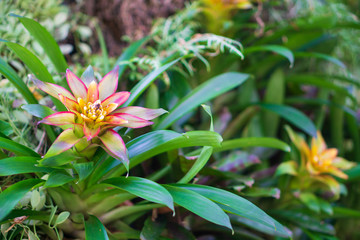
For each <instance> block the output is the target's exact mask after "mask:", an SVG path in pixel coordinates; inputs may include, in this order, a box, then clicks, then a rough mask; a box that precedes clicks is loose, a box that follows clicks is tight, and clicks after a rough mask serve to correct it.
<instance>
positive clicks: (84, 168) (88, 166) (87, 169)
mask: <svg viewBox="0 0 360 240" xmlns="http://www.w3.org/2000/svg"><path fill="white" fill-rule="evenodd" d="M73 166H74V168H75V170H76V172H77V173H78V174H79V181H83V180H84V179H86V178H87V177H88V176H89V175H90V174H91V173H92V171H93V169H94V163H93V162H85V163H76V164H74V165H73Z"/></svg>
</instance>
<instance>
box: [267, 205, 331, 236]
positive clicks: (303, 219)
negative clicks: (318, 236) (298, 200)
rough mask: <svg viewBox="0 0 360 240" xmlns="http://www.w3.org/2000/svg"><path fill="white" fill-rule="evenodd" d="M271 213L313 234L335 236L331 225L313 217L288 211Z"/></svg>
mask: <svg viewBox="0 0 360 240" xmlns="http://www.w3.org/2000/svg"><path fill="white" fill-rule="evenodd" d="M273 213H274V214H276V216H278V217H281V218H283V219H284V220H286V221H288V222H291V223H293V224H295V225H296V226H299V227H302V228H306V229H309V230H312V231H315V232H321V233H326V234H330V235H334V234H335V230H334V227H333V226H332V225H331V224H329V223H325V222H324V221H320V220H319V219H317V218H315V217H314V216H310V215H306V214H303V213H301V212H296V211H290V210H281V211H280V210H277V211H273Z"/></svg>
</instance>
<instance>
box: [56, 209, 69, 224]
mask: <svg viewBox="0 0 360 240" xmlns="http://www.w3.org/2000/svg"><path fill="white" fill-rule="evenodd" d="M69 216H70V212H68V211H65V212H61V213H60V214H59V215H58V216H57V218H56V221H55V224H54V226H56V225H59V224H62V223H63V222H65V221H66V219H68V218H69Z"/></svg>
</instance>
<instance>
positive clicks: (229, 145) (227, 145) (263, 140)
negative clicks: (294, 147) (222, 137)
mask: <svg viewBox="0 0 360 240" xmlns="http://www.w3.org/2000/svg"><path fill="white" fill-rule="evenodd" d="M248 147H268V148H276V149H280V150H282V151H284V152H290V150H291V148H290V146H289V145H288V144H286V143H285V142H283V141H280V140H278V139H276V138H267V137H248V138H239V139H233V140H228V141H224V142H223V143H222V144H221V147H217V148H215V149H214V152H222V151H227V150H230V149H234V148H248Z"/></svg>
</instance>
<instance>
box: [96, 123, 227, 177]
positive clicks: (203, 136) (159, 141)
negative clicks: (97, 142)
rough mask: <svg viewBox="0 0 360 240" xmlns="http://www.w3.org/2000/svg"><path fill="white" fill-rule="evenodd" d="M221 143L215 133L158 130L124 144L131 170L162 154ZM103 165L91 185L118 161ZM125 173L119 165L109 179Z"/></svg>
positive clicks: (109, 160)
mask: <svg viewBox="0 0 360 240" xmlns="http://www.w3.org/2000/svg"><path fill="white" fill-rule="evenodd" d="M221 141H222V138H221V136H220V135H219V134H218V133H215V132H209V131H191V132H187V133H184V134H179V133H176V132H173V131H169V130H159V131H154V132H150V133H147V134H144V135H142V136H140V137H137V138H135V139H134V140H132V141H130V142H128V143H127V144H126V148H127V149H128V153H129V159H130V168H133V167H135V166H136V165H138V164H140V163H141V162H143V161H145V160H147V159H149V158H151V157H153V156H156V155H158V154H160V153H163V152H167V151H170V150H173V149H179V148H183V147H193V146H220V143H221ZM103 163H104V164H103ZM103 163H101V164H99V166H98V168H97V169H96V170H95V171H94V173H93V174H92V178H91V180H90V183H91V184H93V183H95V182H96V181H98V180H99V179H100V178H102V177H103V176H104V174H106V173H108V172H109V171H110V170H114V169H115V167H116V166H119V165H120V162H119V161H117V160H115V159H112V158H108V159H106V160H105V161H104V162H103ZM125 172H126V169H125V167H124V166H123V165H120V166H119V168H118V169H116V170H114V171H113V172H112V173H111V174H110V175H109V177H115V176H119V175H122V174H123V173H125Z"/></svg>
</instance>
